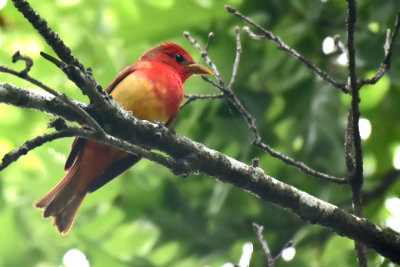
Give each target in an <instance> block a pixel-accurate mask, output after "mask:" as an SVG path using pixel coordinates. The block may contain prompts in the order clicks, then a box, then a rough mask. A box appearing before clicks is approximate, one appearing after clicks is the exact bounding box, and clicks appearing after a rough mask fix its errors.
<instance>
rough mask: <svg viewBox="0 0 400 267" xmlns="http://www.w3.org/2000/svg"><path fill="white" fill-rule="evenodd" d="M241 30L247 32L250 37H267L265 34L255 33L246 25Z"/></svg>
mask: <svg viewBox="0 0 400 267" xmlns="http://www.w3.org/2000/svg"><path fill="white" fill-rule="evenodd" d="M243 31H244V32H245V33H247V34H248V35H249V37H250V38H251V39H254V40H258V41H261V40H265V39H267V37H266V36H265V35H261V34H255V33H254V32H252V31H251V30H250V28H249V27H248V26H243Z"/></svg>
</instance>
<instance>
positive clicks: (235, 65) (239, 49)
mask: <svg viewBox="0 0 400 267" xmlns="http://www.w3.org/2000/svg"><path fill="white" fill-rule="evenodd" d="M235 31H236V56H235V62H234V63H233V69H232V77H231V80H230V82H229V84H228V88H229V89H231V90H232V87H233V84H234V83H235V79H236V75H237V72H238V68H239V62H240V56H241V55H242V44H241V42H240V28H239V27H237V26H236V27H235Z"/></svg>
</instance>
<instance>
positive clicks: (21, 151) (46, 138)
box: [0, 130, 73, 171]
mask: <svg viewBox="0 0 400 267" xmlns="http://www.w3.org/2000/svg"><path fill="white" fill-rule="evenodd" d="M70 136H73V134H72V133H71V132H70V131H68V130H60V131H56V132H54V133H50V134H44V135H41V136H38V137H36V138H34V139H32V140H29V141H26V142H25V143H24V144H23V145H22V146H20V147H18V148H15V149H13V150H12V151H10V152H9V153H7V154H6V155H4V157H3V159H2V161H1V164H0V171H2V170H4V169H5V168H6V167H7V166H8V165H10V164H11V163H13V162H14V161H16V160H17V159H18V158H19V157H21V156H23V155H26V154H27V153H28V152H29V151H31V150H33V149H35V148H36V147H39V146H41V145H43V144H44V143H47V142H50V141H53V140H56V139H59V138H62V137H70Z"/></svg>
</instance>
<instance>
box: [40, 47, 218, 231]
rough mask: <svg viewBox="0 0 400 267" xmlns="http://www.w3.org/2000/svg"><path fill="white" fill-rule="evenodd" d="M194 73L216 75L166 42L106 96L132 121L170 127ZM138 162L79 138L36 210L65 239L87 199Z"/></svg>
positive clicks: (115, 83) (124, 75) (128, 70)
mask: <svg viewBox="0 0 400 267" xmlns="http://www.w3.org/2000/svg"><path fill="white" fill-rule="evenodd" d="M193 74H212V72H211V71H210V70H208V69H207V68H206V67H203V66H202V65H200V64H197V63H196V62H194V60H193V59H192V57H191V56H190V55H189V54H188V53H187V52H186V51H185V50H184V49H183V48H182V47H180V46H179V45H177V44H174V43H170V42H167V43H163V44H161V45H159V46H156V47H154V48H152V49H150V50H148V51H147V52H145V53H144V54H143V55H142V56H141V57H140V59H139V61H138V62H136V63H133V64H132V65H130V66H128V67H126V68H125V69H124V70H123V71H122V72H121V73H119V74H118V75H117V77H115V78H114V80H113V81H112V82H111V83H110V85H109V86H108V87H107V88H106V91H107V92H108V93H109V94H111V96H112V97H113V98H114V99H115V101H117V102H118V103H119V104H120V105H121V106H122V107H123V108H124V109H126V110H129V111H132V114H133V116H135V117H136V118H139V119H142V120H148V121H151V122H154V121H159V122H162V123H164V124H166V125H167V126H171V124H172V123H173V121H174V118H175V117H176V115H177V114H178V111H179V106H180V104H181V103H182V100H183V83H184V82H185V81H186V80H187V79H188V78H189V77H190V76H191V75H193ZM139 160H140V157H138V156H136V155H133V154H129V153H126V152H124V151H121V150H118V149H116V148H113V147H110V146H107V145H104V144H101V143H98V142H94V141H90V140H86V139H83V138H75V140H74V142H73V143H72V148H71V152H70V154H69V156H68V159H67V162H66V164H65V170H66V171H68V173H67V174H66V175H65V177H64V178H63V179H62V180H61V181H60V182H59V183H58V184H57V185H56V186H55V187H54V188H53V189H52V190H51V191H50V192H48V193H47V194H46V195H45V196H44V197H43V198H41V199H38V200H37V201H36V202H35V206H36V207H37V208H40V209H44V212H43V217H44V218H47V217H50V216H51V217H53V224H54V226H56V227H57V229H58V231H59V232H60V233H62V234H66V233H68V231H69V229H70V228H71V225H72V223H73V221H74V218H75V215H76V212H77V211H78V208H79V206H80V204H81V203H82V201H83V199H84V198H85V196H86V194H88V193H91V192H93V191H95V190H97V189H98V188H100V187H102V186H103V185H105V184H106V183H107V182H109V181H110V180H112V179H114V178H115V177H117V176H118V175H120V174H121V173H123V172H124V171H126V170H127V169H128V168H130V167H131V166H132V165H133V164H135V163H136V162H138V161H139Z"/></svg>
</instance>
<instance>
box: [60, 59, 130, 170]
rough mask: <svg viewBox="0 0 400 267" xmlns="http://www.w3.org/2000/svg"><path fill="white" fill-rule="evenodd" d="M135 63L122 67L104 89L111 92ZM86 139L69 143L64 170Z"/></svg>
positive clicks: (80, 149) (70, 164) (67, 167)
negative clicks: (69, 149)
mask: <svg viewBox="0 0 400 267" xmlns="http://www.w3.org/2000/svg"><path fill="white" fill-rule="evenodd" d="M135 67H136V64H131V65H129V66H127V67H126V68H125V69H123V70H122V71H121V72H120V73H119V74H118V75H117V76H116V77H115V78H114V79H113V80H112V81H111V83H110V84H109V85H108V86H107V88H106V89H105V91H106V92H107V93H109V94H111V92H112V90H113V89H114V88H115V87H116V86H117V85H118V84H119V83H120V82H121V81H122V80H123V79H124V78H125V77H126V76H128V75H129V74H131V73H132V72H134V71H135ZM85 143H86V139H83V138H80V137H77V138H75V139H74V141H73V142H72V145H71V152H69V155H68V158H67V161H66V162H65V166H64V170H65V171H68V170H69V169H70V168H71V167H72V165H73V164H74V162H75V160H76V158H77V156H78V155H79V153H80V152H81V151H82V150H83V148H84V147H85Z"/></svg>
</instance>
